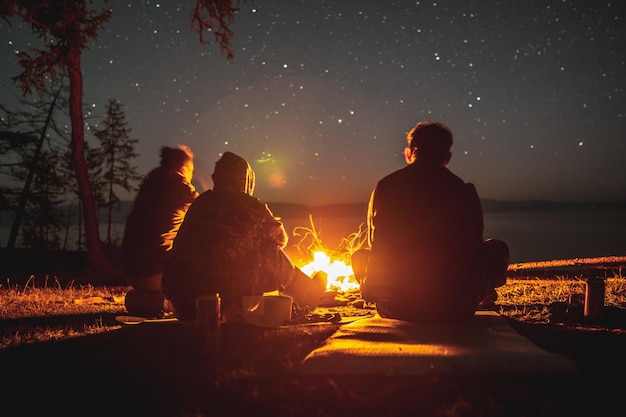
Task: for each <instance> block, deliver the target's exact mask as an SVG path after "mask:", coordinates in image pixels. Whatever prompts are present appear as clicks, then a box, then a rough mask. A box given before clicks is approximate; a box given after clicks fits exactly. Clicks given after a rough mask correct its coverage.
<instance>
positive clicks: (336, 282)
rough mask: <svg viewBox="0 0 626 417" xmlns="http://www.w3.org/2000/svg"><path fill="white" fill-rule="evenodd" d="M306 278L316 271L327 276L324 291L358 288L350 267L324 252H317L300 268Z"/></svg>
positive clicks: (343, 290) (342, 290)
mask: <svg viewBox="0 0 626 417" xmlns="http://www.w3.org/2000/svg"><path fill="white" fill-rule="evenodd" d="M300 269H301V270H302V271H303V272H304V273H305V274H307V275H308V276H313V274H315V273H316V272H317V271H324V272H326V274H328V284H327V285H326V290H328V291H337V292H345V291H349V290H354V289H358V288H359V283H358V282H357V281H356V279H355V278H354V272H353V271H352V266H350V265H346V263H345V262H344V261H341V260H338V259H331V258H330V256H328V254H326V253H325V252H321V251H317V252H315V253H314V254H313V260H312V261H311V262H309V263H308V264H306V265H304V266H302V267H300Z"/></svg>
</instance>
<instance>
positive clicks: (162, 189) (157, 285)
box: [121, 145, 198, 317]
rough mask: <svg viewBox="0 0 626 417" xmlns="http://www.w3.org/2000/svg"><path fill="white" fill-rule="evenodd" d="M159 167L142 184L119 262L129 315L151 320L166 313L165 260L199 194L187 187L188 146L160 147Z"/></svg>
mask: <svg viewBox="0 0 626 417" xmlns="http://www.w3.org/2000/svg"><path fill="white" fill-rule="evenodd" d="M160 157H161V159H160V163H159V166H158V167H157V168H155V169H153V170H152V171H151V172H150V173H149V174H148V175H147V176H146V177H145V179H144V181H143V182H142V184H141V186H140V188H139V191H138V193H137V196H136V198H135V201H134V202H133V206H132V209H131V212H130V214H129V215H128V218H127V219H126V225H125V228H124V237H123V239H122V247H121V260H122V270H123V272H124V276H125V278H126V280H127V282H128V284H129V285H130V286H132V289H131V290H130V291H128V292H127V293H126V297H125V301H124V303H125V306H126V310H128V312H129V313H131V314H134V315H138V316H146V317H155V316H159V315H160V314H161V313H163V311H164V310H167V306H166V305H165V298H164V296H163V294H162V292H161V277H162V273H163V266H164V264H165V257H166V255H167V253H168V252H169V250H170V249H171V248H172V243H173V242H174V237H176V234H177V233H178V229H179V228H180V225H181V224H182V222H183V219H184V218H185V215H186V213H187V210H188V208H189V206H190V204H191V202H192V201H193V200H194V199H195V198H196V197H197V196H198V192H197V191H196V189H195V187H194V186H193V185H192V184H191V180H192V178H193V172H194V163H193V152H192V151H191V149H189V147H187V146H185V145H180V146H178V147H176V148H172V147H169V146H162V147H161V150H160Z"/></svg>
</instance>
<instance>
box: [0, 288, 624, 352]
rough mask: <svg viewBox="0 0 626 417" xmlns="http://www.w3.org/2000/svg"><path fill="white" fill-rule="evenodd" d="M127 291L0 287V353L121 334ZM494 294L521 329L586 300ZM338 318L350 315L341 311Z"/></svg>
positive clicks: (544, 291) (521, 292)
mask: <svg viewBox="0 0 626 417" xmlns="http://www.w3.org/2000/svg"><path fill="white" fill-rule="evenodd" d="M605 282H606V291H605V294H606V295H605V305H606V306H607V307H611V308H617V309H626V279H625V278H623V277H620V276H616V277H613V278H608V279H606V281H605ZM127 290H128V288H127V287H112V288H108V287H94V286H91V285H75V284H74V283H73V282H69V283H68V284H66V285H61V283H60V282H59V281H58V280H52V282H48V281H47V280H46V281H44V283H43V284H41V285H39V286H38V285H37V284H36V283H35V280H34V279H32V278H31V279H30V280H28V281H27V282H26V283H25V284H24V285H11V284H10V282H8V281H7V283H6V284H3V285H2V284H0V321H1V322H3V323H4V325H3V326H2V334H1V335H0V349H2V348H6V347H10V346H18V345H21V344H25V343H37V342H43V341H48V340H59V339H64V338H74V337H80V336H85V335H88V334H95V333H102V332H107V331H111V330H116V329H119V328H120V324H119V323H110V322H105V321H103V320H102V317H103V316H105V315H108V316H111V315H116V314H117V315H119V314H125V313H126V310H125V307H124V295H125V293H126V291H127ZM497 292H498V301H497V304H496V311H498V312H499V313H500V314H502V315H504V316H507V317H510V318H512V319H514V320H517V321H520V322H523V323H531V324H532V323H535V324H541V323H543V324H547V323H550V322H551V320H552V316H551V313H550V309H549V307H550V305H552V304H553V303H564V302H568V301H569V299H570V296H571V295H573V294H584V293H585V278H584V277H579V278H573V279H572V278H563V277H561V278H556V279H540V278H534V279H532V278H531V279H511V278H509V279H508V280H507V283H506V284H505V285H504V286H502V287H500V288H498V289H497ZM357 296H358V294H357ZM339 297H341V294H340V295H339ZM363 307H364V308H369V309H372V308H373V306H367V305H365V306H363ZM340 311H341V310H340ZM342 314H348V313H347V311H346V310H343V311H342ZM357 314H358V312H357Z"/></svg>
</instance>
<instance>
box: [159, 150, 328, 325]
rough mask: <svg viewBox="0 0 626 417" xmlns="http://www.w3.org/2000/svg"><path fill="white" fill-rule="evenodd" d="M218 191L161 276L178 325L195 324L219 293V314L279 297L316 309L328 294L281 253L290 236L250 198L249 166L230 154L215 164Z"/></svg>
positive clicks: (319, 278) (196, 215)
mask: <svg viewBox="0 0 626 417" xmlns="http://www.w3.org/2000/svg"><path fill="white" fill-rule="evenodd" d="M212 179H213V189H210V190H207V191H205V192H204V193H202V194H200V196H199V197H198V198H197V199H196V200H195V201H194V202H193V204H192V205H191V207H190V208H189V211H188V213H187V216H186V217H185V221H184V222H183V224H182V225H181V227H180V230H179V232H178V235H177V236H176V239H175V240H174V246H173V247H172V251H171V252H170V254H169V257H168V260H167V262H166V264H165V269H164V271H163V292H164V293H165V295H166V297H167V299H168V300H169V301H170V302H171V304H172V306H173V309H174V314H175V315H176V316H177V317H178V318H179V319H181V320H184V321H187V320H193V319H195V317H196V299H197V297H198V296H201V295H213V294H216V293H219V295H220V297H221V302H222V311H223V312H231V311H241V310H242V309H243V305H242V298H243V297H244V296H261V295H263V293H264V292H271V291H276V290H278V291H279V292H282V293H284V294H286V295H290V296H292V298H293V301H294V303H295V304H296V306H297V307H298V308H300V309H306V308H308V309H310V310H314V309H315V308H317V305H318V303H319V301H320V298H321V296H322V294H323V293H324V292H325V290H326V276H325V274H318V275H316V276H315V277H314V278H313V279H311V278H309V277H308V276H307V275H306V274H305V273H304V272H302V271H301V270H300V269H298V268H297V267H295V266H294V265H293V263H292V262H291V260H290V259H289V257H288V256H287V254H286V253H285V252H284V251H283V249H284V247H285V246H286V244H287V240H288V237H287V233H286V232H285V228H284V226H283V224H282V223H281V222H280V221H279V220H278V219H277V218H276V217H274V215H273V214H272V212H271V211H270V209H269V208H268V206H267V204H264V203H262V202H261V201H259V199H258V198H256V197H253V196H252V193H253V191H254V185H255V174H254V171H253V170H252V168H251V167H250V165H249V164H248V162H247V161H246V160H245V159H243V158H241V157H240V156H238V155H235V154H234V153H232V152H226V153H224V155H223V156H222V157H221V158H220V159H219V160H218V161H217V162H216V163H215V169H214V172H213V175H212Z"/></svg>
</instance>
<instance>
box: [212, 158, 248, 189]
mask: <svg viewBox="0 0 626 417" xmlns="http://www.w3.org/2000/svg"><path fill="white" fill-rule="evenodd" d="M212 178H213V189H214V190H215V191H220V190H231V191H241V192H244V193H246V194H248V195H252V193H253V192H254V184H255V178H254V171H253V170H252V167H251V166H250V164H249V163H248V162H247V161H246V160H245V159H243V158H242V157H240V156H239V155H235V154H234V153H232V152H224V155H222V157H221V158H220V159H219V160H218V161H217V162H216V163H215V170H214V171H213V175H212Z"/></svg>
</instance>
